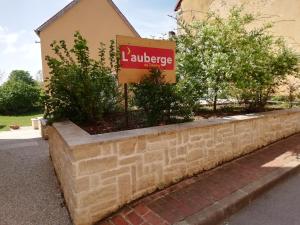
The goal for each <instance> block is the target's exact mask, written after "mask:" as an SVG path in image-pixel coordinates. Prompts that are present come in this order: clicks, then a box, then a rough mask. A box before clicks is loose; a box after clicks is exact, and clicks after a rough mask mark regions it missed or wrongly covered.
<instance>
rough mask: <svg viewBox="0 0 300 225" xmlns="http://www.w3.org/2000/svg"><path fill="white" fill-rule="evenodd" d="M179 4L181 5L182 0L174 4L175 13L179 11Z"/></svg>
mask: <svg viewBox="0 0 300 225" xmlns="http://www.w3.org/2000/svg"><path fill="white" fill-rule="evenodd" d="M181 3H182V0H178V1H177V4H176V6H175V9H174V11H175V12H177V11H178V10H179V9H180V7H181Z"/></svg>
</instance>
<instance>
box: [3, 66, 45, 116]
mask: <svg viewBox="0 0 300 225" xmlns="http://www.w3.org/2000/svg"><path fill="white" fill-rule="evenodd" d="M40 94H41V89H40V87H39V86H38V85H37V83H36V82H34V81H33V79H32V78H31V76H30V74H29V73H28V72H25V71H20V70H19V71H16V70H15V71H12V73H11V74H10V76H9V79H8V81H6V82H5V83H4V84H3V85H2V86H0V113H1V114H7V115H18V114H24V113H28V112H33V111H36V110H40V108H41V104H40Z"/></svg>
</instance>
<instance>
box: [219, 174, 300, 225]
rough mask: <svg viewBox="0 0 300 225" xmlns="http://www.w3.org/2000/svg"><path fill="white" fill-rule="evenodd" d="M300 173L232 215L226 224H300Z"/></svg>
mask: <svg viewBox="0 0 300 225" xmlns="http://www.w3.org/2000/svg"><path fill="white" fill-rule="evenodd" d="M299 187H300V173H298V174H297V175H296V176H295V177H292V178H290V179H288V180H286V181H285V182H284V183H282V184H279V185H278V186H276V187H274V189H272V190H270V191H269V192H267V193H266V194H264V195H263V196H261V197H260V198H259V199H257V200H256V201H254V202H253V203H252V204H251V205H249V206H248V207H246V208H244V209H243V210H241V211H240V212H239V213H237V214H236V215H234V216H232V217H231V218H230V219H229V220H228V222H225V223H224V225H299V224H300V218H299V215H300V207H299V206H300V188H299Z"/></svg>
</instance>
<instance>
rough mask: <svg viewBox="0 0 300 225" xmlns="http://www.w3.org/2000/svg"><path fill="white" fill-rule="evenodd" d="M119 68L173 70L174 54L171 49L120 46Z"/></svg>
mask: <svg viewBox="0 0 300 225" xmlns="http://www.w3.org/2000/svg"><path fill="white" fill-rule="evenodd" d="M120 53H121V62H120V63H121V68H126V69H143V70H144V69H150V68H152V67H159V68H160V69H162V70H174V68H175V53H174V50H173V49H163V48H150V47H140V46H132V45H120Z"/></svg>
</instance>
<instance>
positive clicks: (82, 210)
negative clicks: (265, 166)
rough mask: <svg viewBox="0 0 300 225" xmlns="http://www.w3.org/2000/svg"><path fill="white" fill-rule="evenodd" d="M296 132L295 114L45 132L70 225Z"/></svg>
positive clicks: (299, 121)
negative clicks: (103, 131)
mask: <svg viewBox="0 0 300 225" xmlns="http://www.w3.org/2000/svg"><path fill="white" fill-rule="evenodd" d="M297 132H300V110H299V109H293V110H283V111H274V112H268V113H263V114H252V115H245V116H234V117H228V118H223V119H214V120H202V121H196V122H191V123H184V124H179V125H178V124H177V125H168V126H162V127H153V128H145V129H138V130H131V131H122V132H115V133H109V134H102V135H93V136H92V135H89V134H87V133H86V132H85V131H83V130H82V129H81V128H79V127H78V126H76V125H75V124H73V123H72V122H63V123H55V124H54V125H53V126H52V127H51V128H50V129H49V143H50V154H51V157H52V160H53V164H54V167H55V170H56V172H57V175H58V179H59V181H60V182H61V187H62V189H63V192H64V195H65V199H66V202H67V206H68V208H69V211H70V214H71V217H72V219H73V222H74V224H75V225H90V224H92V223H93V222H96V221H98V220H100V219H102V218H103V217H105V216H107V215H108V214H110V213H112V212H114V211H116V210H117V209H118V208H119V207H121V206H123V205H124V204H126V203H128V202H131V201H133V200H135V199H137V198H139V197H141V196H143V195H146V194H147V193H151V192H153V191H155V190H156V189H157V188H163V187H165V186H168V185H170V184H172V183H174V182H176V181H178V180H180V179H182V178H184V177H187V176H192V175H193V174H196V173H199V172H201V171H203V170H208V169H212V168H214V167H216V166H217V165H220V164H222V163H224V162H226V161H229V160H232V159H234V158H237V157H239V156H242V155H245V154H247V153H249V152H252V151H254V150H256V149H258V148H261V147H263V146H265V145H268V144H270V143H272V142H275V141H277V140H279V139H282V138H284V137H287V136H289V135H292V134H294V133H297Z"/></svg>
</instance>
